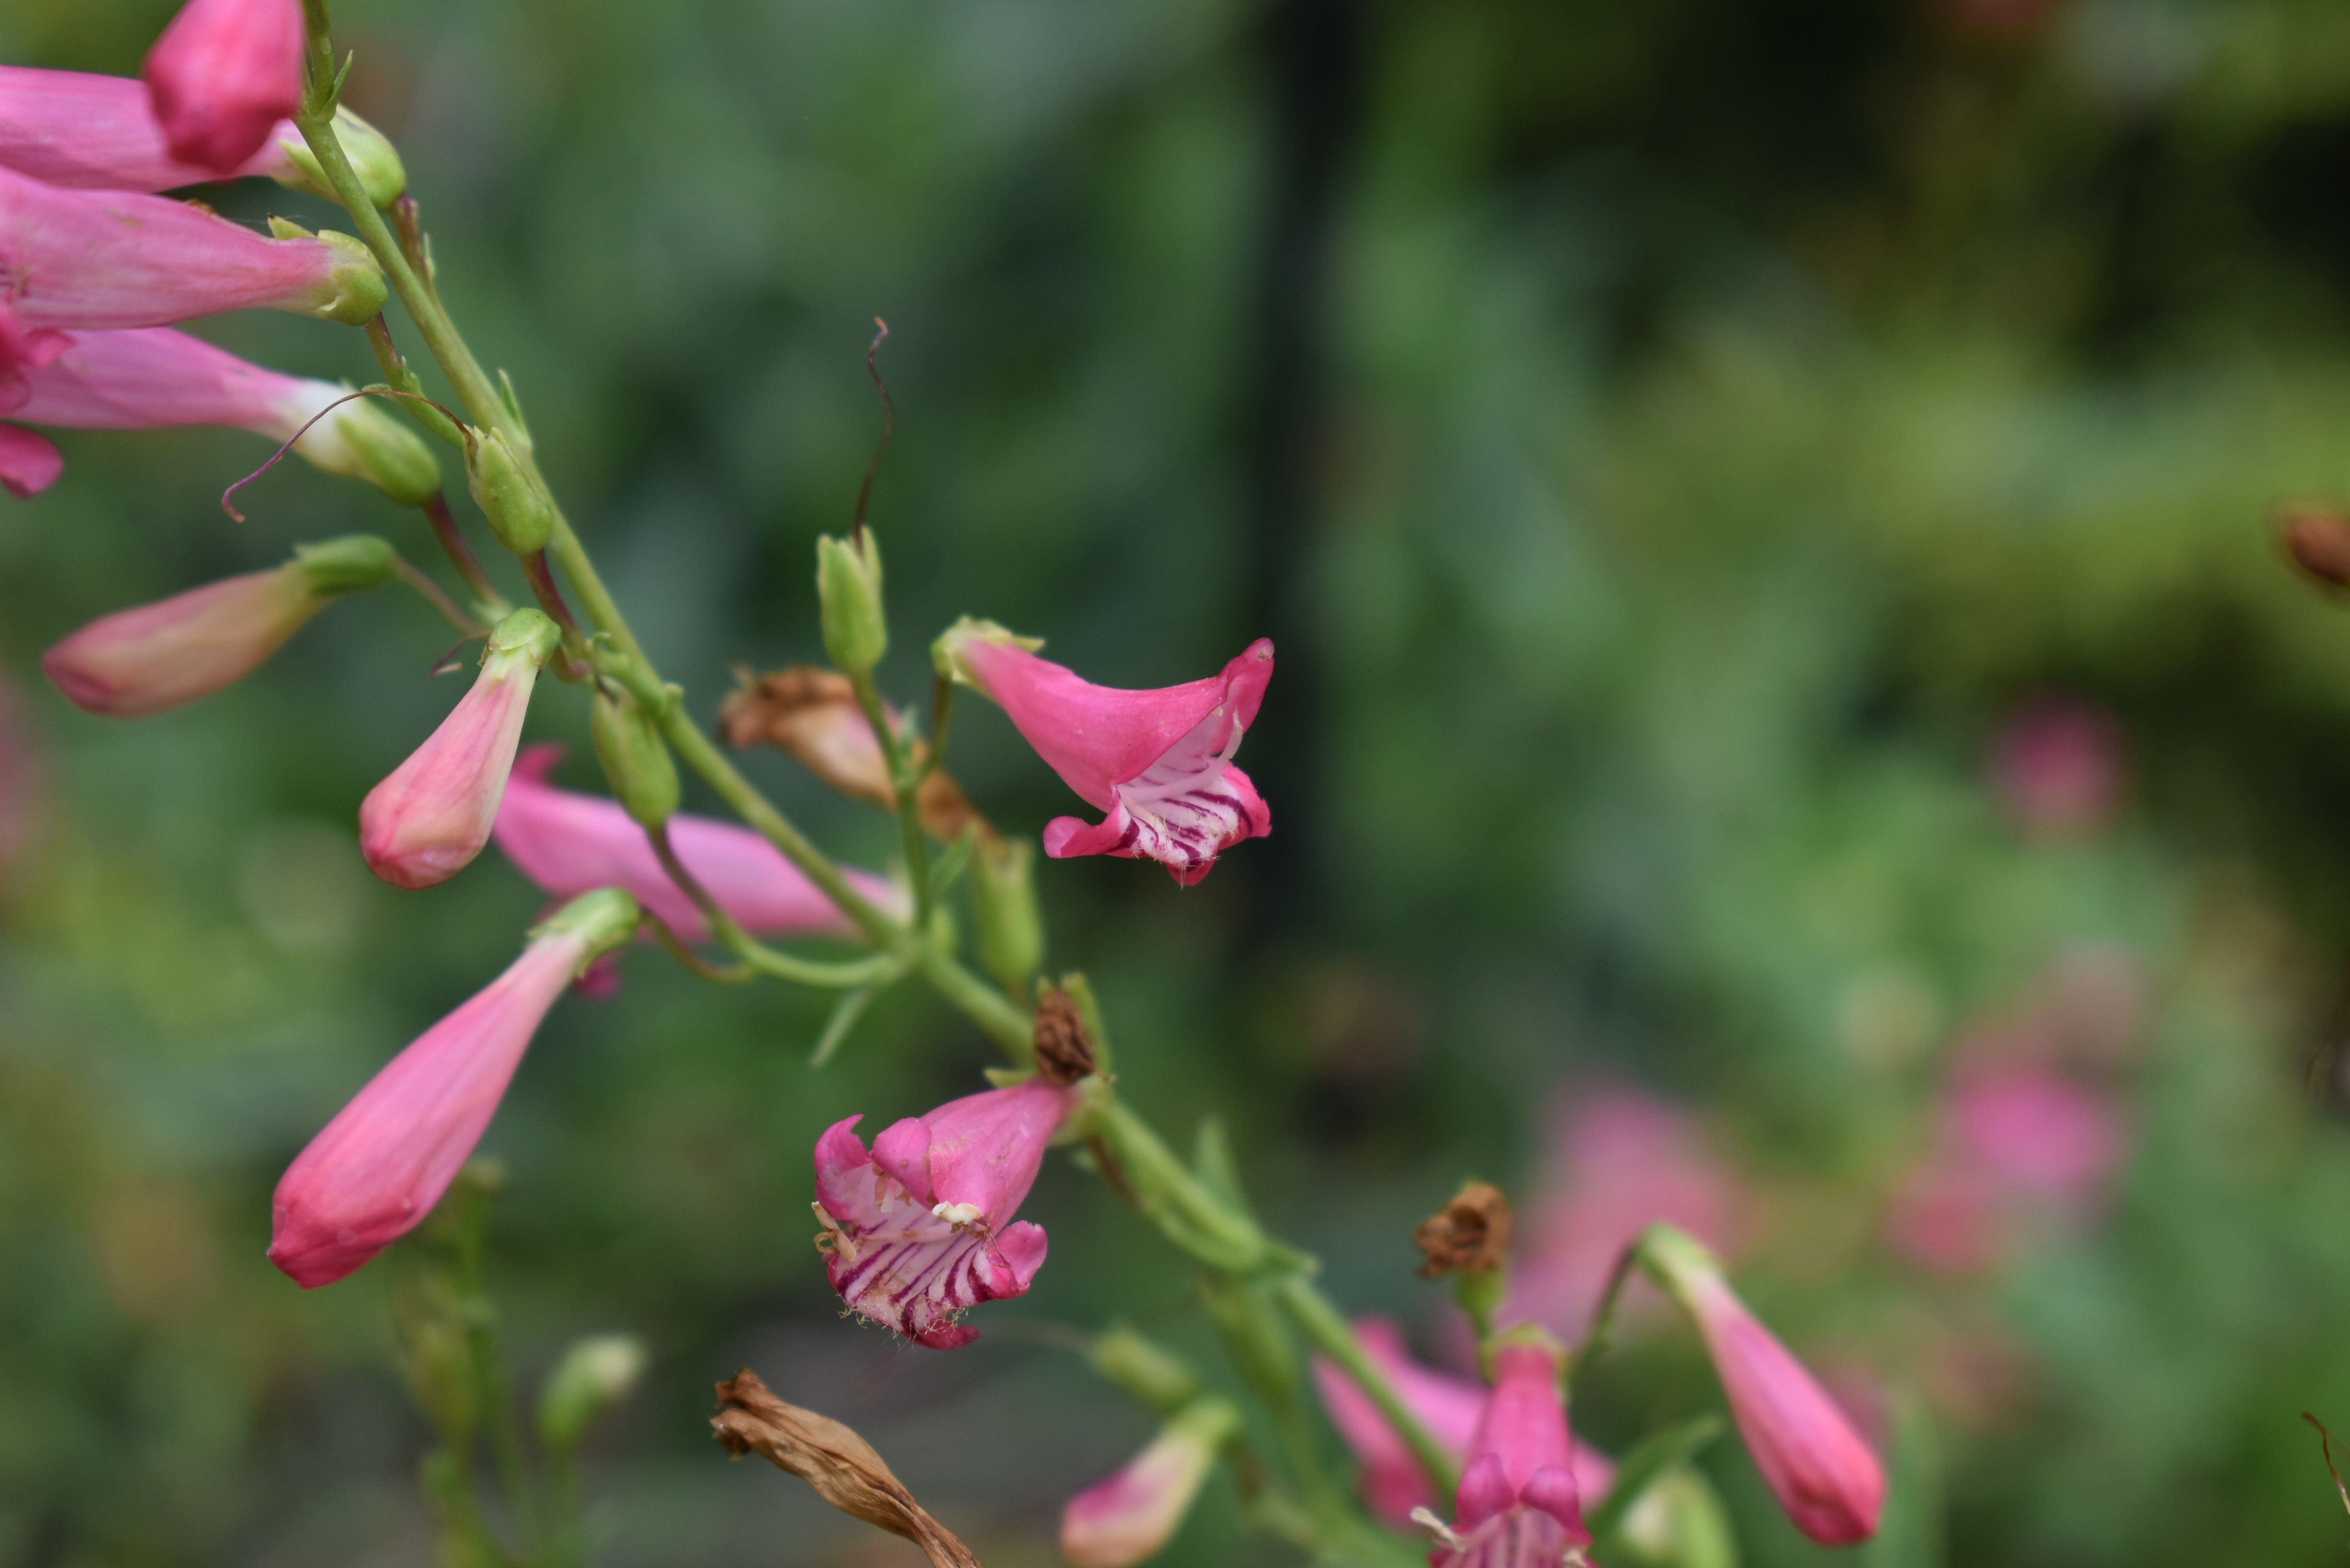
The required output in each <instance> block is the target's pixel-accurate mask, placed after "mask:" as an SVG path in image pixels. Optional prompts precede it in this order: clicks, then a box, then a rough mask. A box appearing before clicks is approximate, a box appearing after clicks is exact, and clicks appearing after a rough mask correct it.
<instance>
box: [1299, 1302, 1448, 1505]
mask: <svg viewBox="0 0 2350 1568" xmlns="http://www.w3.org/2000/svg"><path fill="white" fill-rule="evenodd" d="M1274 1299H1276V1300H1277V1301H1279V1302H1280V1303H1281V1305H1282V1308H1283V1310H1284V1311H1285V1312H1287V1313H1288V1314H1289V1315H1290V1316H1291V1317H1292V1318H1294V1319H1295V1321H1296V1324H1297V1326H1298V1328H1299V1329H1300V1330H1302V1331H1303V1332H1304V1334H1305V1337H1306V1339H1307V1341H1308V1342H1310V1343H1311V1344H1312V1345H1313V1346H1314V1348H1315V1349H1316V1350H1318V1351H1320V1352H1321V1353H1322V1354H1323V1355H1326V1356H1328V1357H1329V1358H1330V1359H1331V1360H1333V1361H1335V1362H1336V1363H1337V1364H1338V1366H1339V1367H1340V1368H1341V1369H1342V1370H1343V1371H1344V1372H1345V1373H1346V1374H1347V1376H1348V1377H1350V1378H1352V1379H1354V1382H1355V1386H1357V1387H1358V1388H1360V1389H1361V1390H1362V1391H1363V1393H1364V1394H1365V1396H1366V1397H1368V1398H1369V1399H1370V1401H1371V1403H1372V1404H1374V1405H1376V1406H1378V1410H1379V1414H1380V1415H1382V1416H1384V1417H1387V1422H1388V1426H1390V1427H1392V1428H1395V1434H1396V1436H1397V1437H1399V1438H1402V1439H1403V1440H1404V1445H1405V1446H1406V1447H1407V1448H1409V1449H1411V1455H1412V1458H1414V1459H1418V1460H1419V1468H1420V1469H1423V1470H1425V1471H1427V1472H1428V1479H1429V1480H1430V1482H1431V1483H1432V1484H1433V1485H1434V1486H1435V1488H1436V1492H1437V1495H1438V1496H1439V1497H1451V1495H1452V1493H1453V1490H1454V1489H1455V1488H1457V1487H1458V1486H1459V1485H1460V1484H1461V1472H1460V1470H1459V1469H1458V1468H1457V1467H1456V1466H1455V1465H1454V1464H1453V1462H1452V1456H1451V1454H1448V1453H1446V1452H1445V1451H1444V1445H1443V1444H1441V1443H1440V1442H1438V1441H1437V1440H1436V1435H1435V1434H1434V1433H1432V1432H1430V1430H1429V1429H1428V1428H1427V1427H1426V1426H1425V1425H1423V1424H1422V1423H1421V1421H1420V1418H1419V1417H1418V1416H1415V1415H1413V1414H1412V1412H1411V1408H1410V1407H1409V1406H1408V1405H1406V1404H1405V1403H1404V1402H1403V1399H1402V1397H1401V1396H1399V1394H1397V1393H1396V1391H1395V1386H1394V1385H1393V1384H1391V1383H1389V1382H1388V1377H1387V1374H1386V1373H1384V1372H1381V1371H1380V1370H1379V1368H1378V1364H1377V1363H1376V1362H1374V1361H1372V1359H1371V1357H1370V1353H1369V1352H1368V1351H1366V1350H1365V1349H1364V1348H1363V1342H1362V1341H1361V1340H1359V1339H1357V1337H1356V1336H1355V1331H1354V1329H1353V1328H1352V1327H1350V1326H1349V1325H1348V1324H1347V1320H1346V1318H1345V1317H1343V1316H1341V1315H1340V1314H1339V1312H1338V1309H1337V1308H1336V1306H1334V1305H1332V1304H1331V1302H1330V1298H1329V1297H1328V1296H1326V1295H1324V1294H1323V1293H1322V1290H1321V1287H1320V1286H1318V1285H1316V1284H1315V1282H1313V1281H1311V1280H1309V1279H1307V1278H1306V1277H1305V1275H1304V1274H1302V1273H1293V1274H1290V1275H1287V1276H1286V1277H1284V1279H1282V1280H1281V1281H1280V1282H1279V1283H1277V1284H1276V1285H1274Z"/></svg>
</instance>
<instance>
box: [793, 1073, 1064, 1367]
mask: <svg viewBox="0 0 2350 1568" xmlns="http://www.w3.org/2000/svg"><path fill="white" fill-rule="evenodd" d="M1076 1103H1077V1096H1076V1091H1075V1090H1073V1089H1056V1088H1055V1087H1053V1086H1052V1085H1049V1084H1045V1083H1044V1082H1043V1081H1041V1080H1032V1081H1030V1082H1028V1083H1025V1084H1022V1085H1017V1086H1016V1087H1014V1088H1009V1089H990V1090H988V1091H986V1092H985V1093H983V1094H977V1095H970V1096H965V1097H964V1098H962V1099H960V1100H951V1101H949V1102H948V1103H947V1104H945V1105H943V1106H940V1107H939V1108H938V1109H937V1110H934V1111H932V1112H931V1113H930V1115H928V1116H920V1117H913V1116H909V1117H907V1118H906V1119H905V1120H903V1121H901V1122H899V1123H897V1124H895V1125H894V1126H892V1127H889V1129H888V1130H887V1131H885V1132H883V1133H882V1135H881V1136H880V1137H878V1138H875V1139H874V1140H873V1149H872V1152H871V1153H870V1154H868V1153H867V1152H866V1148H865V1145H864V1144H863V1143H862V1142H861V1141H860V1140H859V1139H858V1137H857V1134H856V1132H855V1131H854V1130H853V1129H854V1128H855V1127H856V1126H857V1124H858V1122H859V1121H860V1120H862V1119H863V1118H862V1117H860V1116H850V1117H849V1118H847V1120H846V1121H841V1122H836V1123H834V1124H833V1125H832V1126H831V1127H828V1128H827V1129H826V1131H825V1135H824V1137H821V1138H819V1139H818V1140H817V1141H816V1205H815V1207H816V1220H817V1221H818V1222H819V1223H821V1224H822V1225H823V1226H824V1232H825V1233H824V1234H823V1235H822V1236H821V1237H819V1238H817V1241H816V1245H817V1247H818V1249H819V1250H821V1251H823V1252H824V1253H825V1254H826V1263H825V1272H826V1274H827V1277H828V1278H829V1279H830V1280H831V1281H832V1288H833V1289H834V1290H836V1291H838V1292H839V1293H840V1298H841V1300H843V1301H845V1302H847V1303H848V1306H849V1309H850V1310H851V1311H852V1312H854V1313H856V1314H857V1315H858V1316H859V1317H861V1318H864V1319H865V1320H867V1321H868V1322H869V1323H878V1324H880V1325H881V1326H882V1327H884V1328H887V1329H890V1330H892V1331H894V1332H895V1333H898V1334H903V1335H904V1336H905V1337H906V1338H908V1339H910V1340H912V1341H914V1342H915V1343H916V1344H918V1345H930V1346H931V1348H933V1349H937V1350H951V1349H953V1348H955V1347H956V1346H957V1345H968V1344H970V1343H971V1342H972V1340H973V1339H975V1338H977V1337H978V1332H977V1331H976V1330H974V1329H970V1328H965V1327H963V1326H962V1324H958V1323H957V1322H956V1321H955V1320H956V1319H957V1318H958V1317H959V1316H961V1315H962V1313H963V1312H965V1311H966V1310H968V1309H969V1308H971V1307H973V1306H976V1305H978V1304H979V1303H981V1302H991V1301H1008V1300H1010V1299H1012V1298H1013V1297H1014V1296H1021V1295H1025V1294H1027V1293H1028V1286H1029V1283H1030V1282H1032V1281H1033V1280H1035V1277H1036V1271H1037V1270H1038V1269H1040V1268H1042V1267H1043V1266H1044V1263H1045V1231H1044V1228H1043V1227H1042V1226H1039V1225H1035V1224H1031V1223H1029V1222H1028V1221H1026V1220H1022V1221H1021V1222H1019V1223H1018V1224H1014V1223H1012V1216H1013V1215H1014V1213H1015V1212H1017V1211H1018V1210H1019V1208H1020V1202H1021V1199H1024V1198H1026V1197H1027V1196H1028V1189H1029V1188H1030V1187H1032V1186H1034V1185H1035V1180H1036V1172H1037V1170H1038V1169H1039V1168H1041V1167H1042V1166H1043V1164H1044V1162H1045V1146H1046V1145H1047V1144H1048V1143H1050V1142H1051V1141H1052V1137H1053V1134H1054V1133H1055V1131H1057V1130H1058V1129H1059V1127H1060V1125H1061V1121H1062V1118H1064V1117H1065V1116H1067V1115H1068V1114H1069V1112H1070V1111H1071V1110H1072V1109H1073V1108H1075V1106H1076Z"/></svg>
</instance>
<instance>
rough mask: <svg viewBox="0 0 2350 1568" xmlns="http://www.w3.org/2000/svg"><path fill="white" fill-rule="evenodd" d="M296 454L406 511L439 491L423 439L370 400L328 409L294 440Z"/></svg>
mask: <svg viewBox="0 0 2350 1568" xmlns="http://www.w3.org/2000/svg"><path fill="white" fill-rule="evenodd" d="M294 450H295V451H296V452H300V453H301V454H302V455H303V456H304V457H305V458H307V459H308V460H309V461H310V462H312V463H314V464H316V465H317V466H318V467H320V468H323V469H325V470H326V471H327V472H328V473H339V474H342V475H343V476H345V477H346V478H349V479H363V480H365V481H367V482H368V483H369V484H372V485H374V486H375V487H376V488H377V489H378V490H380V491H382V492H383V493H384V494H386V495H387V496H390V498H391V499H392V500H394V501H397V502H399V503H400V504H401V505H403V506H421V505H423V504H425V503H426V502H427V501H430V500H432V497H433V496H435V495H437V494H438V493H440V491H441V465H440V463H439V462H435V461H434V460H433V456H432V449H431V448H429V447H427V446H426V445H425V444H424V438H423V437H421V436H420V435H418V434H417V433H416V432H415V431H412V430H411V429H409V428H408V427H407V426H406V425H404V424H402V423H400V421H399V420H397V419H395V418H394V417H393V416H392V415H391V414H390V413H389V412H387V411H386V410H383V409H380V408H378V407H377V406H376V400H374V399H372V398H355V399H353V400H351V401H349V402H347V403H342V404H338V406H336V407H335V408H333V409H331V410H328V413H327V415H326V417H325V418H323V419H320V420H318V421H317V422H316V423H314V424H312V425H311V426H310V428H309V429H308V430H306V431H303V432H302V433H301V434H300V435H299V436H297V437H296V439H295V441H294Z"/></svg>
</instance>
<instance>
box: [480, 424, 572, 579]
mask: <svg viewBox="0 0 2350 1568" xmlns="http://www.w3.org/2000/svg"><path fill="white" fill-rule="evenodd" d="M465 488H466V489H467V490H470V491H471V492H473V504H474V505H476V506H478V507H480V508H481V509H482V515H483V516H484V517H485V518H487V519H489V524H490V532H491V533H493V534H494V535H497V539H498V543H499V544H501V545H504V546H505V547H506V548H507V549H509V550H511V551H513V552H514V553H515V555H517V556H536V555H537V554H538V553H539V552H540V551H541V550H544V549H546V542H547V540H549V539H551V538H553V537H554V536H555V503H554V502H553V501H552V500H550V499H549V498H548V496H547V493H546V490H545V489H544V488H542V487H541V486H540V484H539V483H538V481H537V479H536V477H535V476H534V475H533V474H532V473H531V472H530V471H529V470H528V469H526V468H525V467H524V466H523V464H522V461H521V460H520V459H519V458H517V457H515V452H514V448H513V447H512V446H510V445H508V444H507V442H506V438H505V437H504V434H502V433H501V432H499V431H468V432H467V435H466V440H465Z"/></svg>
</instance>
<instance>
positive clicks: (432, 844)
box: [359, 609, 562, 888]
mask: <svg viewBox="0 0 2350 1568" xmlns="http://www.w3.org/2000/svg"><path fill="white" fill-rule="evenodd" d="M561 639H562V633H561V632H560V630H559V629H558V628H556V624H555V622H554V621H552V620H550V619H549V618H547V617H546V616H545V615H543V614H541V613H540V612H539V611H537V610H535V609H518V610H516V611H515V612H514V613H513V614H512V615H510V616H508V617H506V618H505V619H504V620H503V621H501V622H499V623H498V628H497V629H496V630H495V631H494V632H492V633H491V634H490V643H489V647H488V649H486V650H485V651H484V653H483V655H482V672H481V674H480V675H479V676H477V677H475V678H474V680H473V690H472V691H468V692H466V693H465V695H464V696H463V698H462V699H461V700H459V701H458V703H457V706H456V707H455V708H453V709H452V710H450V712H449V716H448V717H447V718H446V719H443V720H442V721H441V727H440V728H439V729H437V730H435V731H433V732H432V735H431V736H430V737H429V738H428V739H427V740H426V741H425V742H424V743H423V744H422V745H421V746H419V747H417V748H416V750H415V751H414V752H412V753H410V754H409V758H408V760H407V761H406V762H404V763H400V766H398V767H397V768H394V769H393V770H392V771H391V774H390V776H389V777H387V778H386V779H385V780H384V781H383V782H382V783H381V784H378V785H376V786H375V788H373V789H372V790H369V792H368V797H367V799H365V800H364V801H361V802H360V803H359V853H360V854H362V855H364V856H366V857H367V863H368V868H369V870H371V871H373V872H374V873H375V874H376V875H377V876H379V877H382V878H383V879H384V880H385V881H387V882H389V883H390V884H391V885H392V886H393V887H395V888H430V887H432V886H433V885H434V884H436V883H440V882H445V881H447V880H448V879H449V878H450V877H454V876H455V875H456V874H457V873H458V872H460V871H463V869H464V868H465V867H468V866H470V865H472V864H473V857H475V856H476V855H479V854H480V853H481V852H482V846H484V845H485V844H487V843H488V842H489V841H490V828H491V826H492V825H493V824H494V823H495V822H496V821H497V816H498V801H499V798H500V796H502V795H503V794H504V793H505V787H506V775H507V774H508V773H510V772H511V771H512V770H513V768H514V760H515V746H516V745H517V744H518V743H519V742H521V740H522V722H523V718H524V716H525V714H527V713H528V712H529V711H530V693H531V688H532V687H533V686H534V685H536V683H537V680H538V671H539V669H540V667H541V666H543V665H544V664H546V660H547V659H548V658H549V657H550V656H551V655H552V654H553V653H554V652H555V649H556V645H557V644H558V643H559V642H560V641H561Z"/></svg>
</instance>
